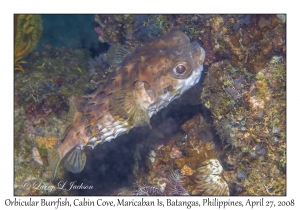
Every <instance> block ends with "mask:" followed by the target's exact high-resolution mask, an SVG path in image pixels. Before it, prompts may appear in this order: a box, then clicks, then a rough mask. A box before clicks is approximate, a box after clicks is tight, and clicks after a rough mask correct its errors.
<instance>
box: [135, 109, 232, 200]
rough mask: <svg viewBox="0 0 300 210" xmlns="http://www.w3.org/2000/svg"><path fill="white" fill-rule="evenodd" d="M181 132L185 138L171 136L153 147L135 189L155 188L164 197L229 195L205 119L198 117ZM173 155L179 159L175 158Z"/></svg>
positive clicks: (189, 122)
mask: <svg viewBox="0 0 300 210" xmlns="http://www.w3.org/2000/svg"><path fill="white" fill-rule="evenodd" d="M181 128H182V130H183V131H184V132H186V134H184V133H183V134H182V135H178V134H176V135H174V134H173V135H171V137H170V138H169V139H167V140H164V143H163V144H158V143H154V145H152V148H153V149H152V150H151V151H150V154H149V163H148V165H147V166H148V168H149V174H147V176H146V177H144V176H143V179H137V185H140V184H141V183H147V184H148V185H150V186H156V187H157V188H159V189H160V190H161V191H162V192H164V193H165V194H166V195H183V194H185V195H188V194H193V195H228V194H229V189H228V185H227V182H226V181H225V179H224V178H223V172H224V171H223V168H222V166H221V164H220V163H219V161H218V160H217V159H216V158H217V156H219V153H218V152H217V147H216V143H215V141H214V139H215V137H214V135H213V134H212V132H211V128H210V127H209V124H208V123H207V122H206V119H205V118H204V117H203V116H202V115H201V114H200V113H198V114H196V115H195V116H194V117H192V119H189V120H187V121H185V122H184V124H183V125H182V126H181ZM182 140H183V143H182ZM173 148H175V149H173ZM174 151H177V153H180V154H181V155H179V156H175V155H174ZM172 171H175V172H173V173H171V174H170V175H168V174H169V173H170V172H172ZM140 176H141V175H140ZM140 176H138V177H140ZM168 177H169V179H168ZM168 180H169V181H168ZM170 180H171V182H170ZM175 180H177V181H175ZM176 192H177V193H176Z"/></svg>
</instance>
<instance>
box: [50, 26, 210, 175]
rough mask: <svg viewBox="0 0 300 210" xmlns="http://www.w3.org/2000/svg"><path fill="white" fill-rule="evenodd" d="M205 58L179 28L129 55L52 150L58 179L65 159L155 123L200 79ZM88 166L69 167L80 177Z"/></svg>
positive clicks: (53, 169)
mask: <svg viewBox="0 0 300 210" xmlns="http://www.w3.org/2000/svg"><path fill="white" fill-rule="evenodd" d="M204 57H205V52H204V50H203V48H201V47H200V45H199V44H198V43H197V42H192V43H191V42H190V39H189V37H188V36H187V35H186V34H185V33H183V32H181V31H179V30H173V31H171V32H169V33H167V34H165V35H163V36H161V37H159V38H157V39H155V40H153V41H151V42H149V43H148V44H146V45H142V46H140V47H138V48H137V49H136V50H135V51H134V52H132V53H131V54H129V55H127V56H125V59H124V60H123V62H122V63H120V64H119V65H118V66H117V67H116V70H115V71H114V72H112V73H111V75H110V76H109V78H108V80H107V81H106V82H105V83H104V84H103V85H101V86H100V87H99V88H98V89H97V90H96V91H95V92H94V93H93V94H91V95H89V96H88V99H87V102H86V104H85V106H84V107H83V109H82V110H80V111H78V112H77V114H76V117H75V119H74V120H73V123H72V127H71V128H70V129H69V131H68V133H67V134H66V136H65V138H64V141H63V143H62V144H61V146H60V147H59V148H58V150H56V153H55V152H54V150H53V151H51V152H49V157H48V159H49V165H50V168H51V170H52V171H53V176H55V173H56V172H55V171H56V168H57V166H58V164H59V162H60V160H61V159H62V158H64V157H65V156H66V155H68V154H67V153H70V151H71V150H73V149H74V148H77V149H79V148H80V149H82V148H83V147H84V146H90V147H92V148H93V147H95V146H96V145H97V144H98V143H103V142H107V141H111V140H112V139H114V138H116V137H117V136H120V135H121V134H124V133H127V132H128V131H129V130H130V129H132V128H134V127H138V126H143V125H147V124H148V125H150V118H151V116H152V115H153V114H156V113H157V112H158V111H159V110H161V109H162V108H164V107H166V106H167V105H168V104H169V103H170V102H172V101H173V100H174V99H177V98H179V97H180V96H181V95H182V94H183V93H184V92H185V91H186V90H188V89H189V88H191V87H192V86H193V85H195V84H196V83H197V82H198V81H199V79H200V77H201V72H202V70H203V62H204ZM57 151H58V152H57ZM76 154H77V153H76ZM74 161H75V160H74ZM84 161H85V159H84ZM75 162H76V161H75ZM65 164H67V165H68V163H65ZM70 164H71V163H70ZM82 164H83V166H84V164H85V162H82V163H81V165H82ZM83 166H81V167H79V168H77V169H75V170H70V169H69V168H70V166H69V167H66V168H67V169H68V170H69V171H71V172H73V173H74V172H75V173H76V172H80V171H81V170H82V169H83ZM71 167H72V166H71Z"/></svg>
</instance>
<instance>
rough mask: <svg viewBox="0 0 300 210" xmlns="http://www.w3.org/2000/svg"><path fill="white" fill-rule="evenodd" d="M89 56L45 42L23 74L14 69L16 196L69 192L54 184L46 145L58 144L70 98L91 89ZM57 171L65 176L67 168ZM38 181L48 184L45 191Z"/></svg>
mask: <svg viewBox="0 0 300 210" xmlns="http://www.w3.org/2000/svg"><path fill="white" fill-rule="evenodd" d="M88 58H89V53H88V52H87V51H84V50H71V49H67V48H61V49H57V48H53V47H51V46H49V45H46V46H43V47H42V49H41V50H40V51H39V52H34V53H31V54H30V55H29V56H28V58H27V65H26V66H25V67H24V69H25V71H24V73H22V74H20V73H19V72H17V71H16V72H15V77H14V99H15V100H14V106H15V114H14V128H15V129H14V145H15V148H14V153H15V183H14V189H15V195H64V194H68V193H67V192H65V191H60V190H58V189H57V188H56V187H55V186H56V185H55V184H54V183H51V172H50V171H49V168H48V161H47V149H48V148H51V147H54V146H55V145H57V144H60V139H61V138H62V135H63V133H64V130H65V121H66V119H67V117H66V115H67V111H68V109H69V105H68V98H70V97H71V96H77V97H79V96H81V95H84V93H86V91H89V90H90V88H91V87H90V86H88V85H89V84H90V83H89V79H90V75H89V73H88V72H87V69H88ZM57 176H58V177H59V178H60V179H62V178H63V177H64V172H63V171H61V170H58V174H57ZM24 183H27V185H28V186H26V187H24ZM37 183H41V185H47V186H49V187H48V189H47V190H45V188H46V187H43V186H41V187H38V186H36V185H37ZM42 183H43V184H42ZM51 186H52V187H53V188H52V187H51ZM49 188H51V189H49Z"/></svg>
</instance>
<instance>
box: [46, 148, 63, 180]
mask: <svg viewBox="0 0 300 210" xmlns="http://www.w3.org/2000/svg"><path fill="white" fill-rule="evenodd" d="M60 161H61V156H60V153H59V151H58V149H53V148H51V149H48V163H49V166H50V170H51V171H52V180H54V178H55V175H56V171H57V167H58V165H59V163H60Z"/></svg>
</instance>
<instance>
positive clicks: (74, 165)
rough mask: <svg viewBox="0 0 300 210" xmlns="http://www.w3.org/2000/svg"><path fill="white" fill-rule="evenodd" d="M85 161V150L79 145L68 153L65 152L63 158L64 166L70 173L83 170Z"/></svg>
mask: <svg viewBox="0 0 300 210" xmlns="http://www.w3.org/2000/svg"><path fill="white" fill-rule="evenodd" d="M85 163H86V155H85V152H84V151H83V150H81V149H80V148H79V147H76V148H75V149H74V150H72V151H71V152H70V153H69V154H67V157H66V159H65V160H64V167H65V168H66V169H67V170H68V171H70V172H72V173H79V172H81V171H82V170H83V168H84V166H85Z"/></svg>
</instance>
